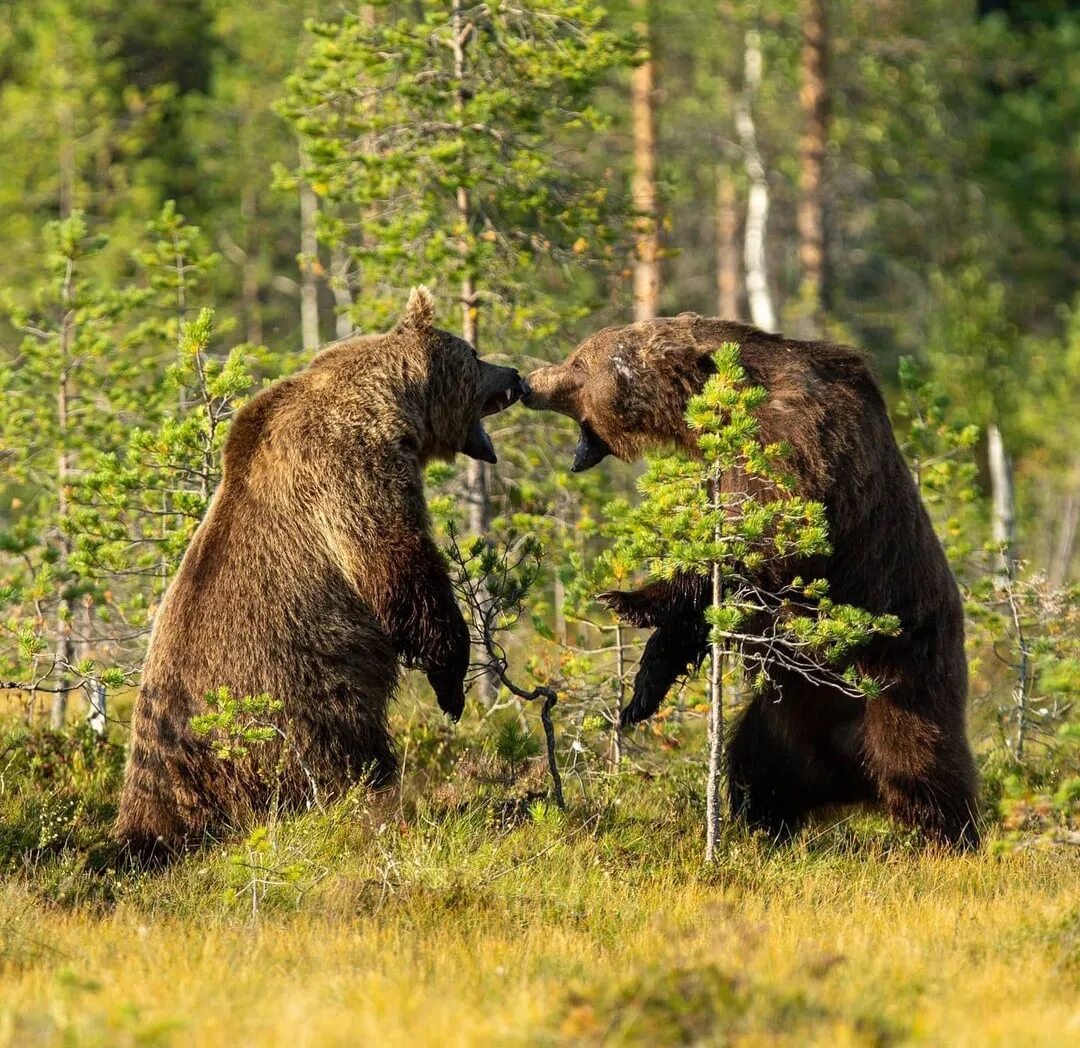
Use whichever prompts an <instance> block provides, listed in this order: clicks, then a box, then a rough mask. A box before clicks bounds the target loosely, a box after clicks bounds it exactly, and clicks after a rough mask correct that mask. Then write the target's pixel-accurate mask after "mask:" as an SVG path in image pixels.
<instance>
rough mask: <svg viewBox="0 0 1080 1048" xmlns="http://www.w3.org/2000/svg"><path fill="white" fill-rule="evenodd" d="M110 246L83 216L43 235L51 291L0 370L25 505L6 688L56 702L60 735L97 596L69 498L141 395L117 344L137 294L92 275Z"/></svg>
mask: <svg viewBox="0 0 1080 1048" xmlns="http://www.w3.org/2000/svg"><path fill="white" fill-rule="evenodd" d="M104 243H105V242H104V240H103V238H100V237H94V236H91V235H90V234H89V231H88V229H87V226H86V222H85V220H84V218H83V216H82V214H81V213H80V212H78V211H76V212H74V213H73V214H72V215H71V216H70V217H69V218H67V219H65V220H63V221H61V222H56V223H52V224H51V225H50V226H49V227H48V228H47V230H46V253H45V259H46V265H47V267H48V277H49V279H48V282H47V283H46V284H45V285H43V286H42V287H41V288H40V289H39V291H38V293H37V294H36V295H35V296H34V299H33V301H32V302H31V303H30V304H29V305H25V306H19V305H17V304H16V305H14V306H13V308H12V314H11V321H12V324H13V325H14V326H15V328H16V329H17V330H19V331H21V332H22V333H23V339H22V342H21V345H20V346H19V349H18V352H17V353H16V355H15V357H14V359H13V360H11V361H10V362H8V363H5V364H4V365H3V366H0V387H2V388H3V390H4V396H3V398H0V455H3V456H4V457H10V458H11V460H12V465H11V466H10V467H9V472H8V478H7V479H8V483H9V484H11V485H13V486H17V490H19V491H20V492H21V493H22V495H21V497H20V498H19V499H18V502H19V508H18V512H16V513H14V514H13V515H12V520H11V522H10V526H9V527H8V528H6V529H5V530H4V531H3V532H0V549H2V550H3V552H5V553H7V554H10V555H12V556H13V558H14V562H13V569H12V574H11V575H10V576H9V577H7V578H6V579H4V580H3V584H2V585H0V604H3V605H6V606H7V607H6V608H5V610H6V611H7V613H8V617H7V619H6V621H5V624H4V629H5V631H6V632H7V633H8V634H9V635H11V636H13V637H14V638H15V639H16V640H17V642H18V643H17V646H16V648H15V652H14V654H13V656H12V658H11V660H10V661H9V662H8V664H7V666H6V667H5V668H6V669H7V671H8V672H7V673H6V674H4V676H5V677H7V678H8V679H9V684H8V686H14V687H17V688H19V689H20V690H22V691H25V692H27V693H28V694H30V695H31V696H32V697H36V695H37V694H39V693H43V694H49V695H51V697H52V702H51V712H50V722H51V724H52V727H54V728H60V727H61V726H62V725H63V723H64V719H65V716H66V713H67V706H68V695H69V694H70V693H71V692H72V691H75V690H77V689H79V688H82V687H84V686H85V685H86V684H87V682H88V680H89V679H90V676H89V675H88V674H87V673H86V672H85V671H84V670H83V668H82V667H81V663H82V661H83V658H84V656H86V654H87V645H88V641H89V640H90V638H89V637H88V636H87V634H86V630H85V618H80V616H79V610H80V608H84V607H87V606H88V605H87V602H91V603H92V601H93V593H92V586H91V585H90V584H89V583H88V581H87V579H86V578H85V577H84V576H83V575H82V573H81V572H80V571H79V570H78V568H77V566H76V564H75V563H74V559H73V554H74V552H75V544H76V529H75V528H74V527H73V525H72V519H71V518H72V514H73V511H74V506H73V503H72V494H73V489H74V488H75V485H76V484H77V482H78V480H79V478H80V476H81V474H82V472H83V471H85V470H86V469H87V468H88V467H89V465H90V463H91V462H92V459H93V456H94V454H95V451H96V450H106V449H109V448H113V447H117V446H118V445H120V444H121V443H122V442H123V441H124V439H125V437H126V435H127V430H126V425H125V423H126V419H125V413H124V411H123V410H122V406H123V405H124V404H125V403H126V402H127V401H128V400H129V399H131V398H134V399H136V400H137V399H138V398H139V392H140V389H141V388H142V387H143V385H144V383H145V379H144V378H143V377H142V376H141V375H140V369H139V365H138V362H137V359H136V357H135V354H133V353H132V352H131V348H132V347H131V344H130V343H127V342H125V341H124V340H123V338H122V336H121V334H120V330H121V329H120V322H121V320H122V319H123V318H125V317H127V316H128V315H129V314H130V312H131V310H132V309H133V307H134V306H135V305H136V304H137V302H138V301H139V300H140V299H141V298H142V293H141V292H140V291H139V290H138V289H135V288H126V289H124V290H122V291H119V292H111V291H108V290H106V289H103V288H102V287H101V286H100V283H99V282H98V281H97V280H95V275H94V274H93V271H92V265H91V264H90V263H91V260H92V259H93V257H94V256H95V255H96V254H97V253H98V252H100V251H101V249H102V248H103V247H104ZM11 677H14V678H15V680H14V681H10V678H11Z"/></svg>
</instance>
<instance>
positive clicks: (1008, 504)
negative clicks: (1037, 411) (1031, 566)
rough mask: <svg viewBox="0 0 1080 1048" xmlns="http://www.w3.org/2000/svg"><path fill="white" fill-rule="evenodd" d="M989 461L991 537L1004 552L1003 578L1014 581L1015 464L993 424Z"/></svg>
mask: <svg viewBox="0 0 1080 1048" xmlns="http://www.w3.org/2000/svg"><path fill="white" fill-rule="evenodd" d="M986 438H987V459H988V464H989V468H990V489H991V494H992V507H993V509H992V512H993V517H992V520H991V532H990V534H991V537H992V538H993V541H994V545H995V546H996V547H997V548H998V549H999V550H1001V561H1000V565H999V571H1000V573H1001V575H1002V577H1003V578H1005V579H1011V578H1012V575H1013V564H1014V561H1015V559H1016V550H1015V546H1016V534H1015V527H1016V525H1015V510H1014V505H1013V483H1012V460H1011V458H1010V457H1009V454H1008V452H1007V451H1006V450H1005V441H1004V440H1003V439H1002V436H1001V430H1000V429H998V427H997V425H996V424H995V423H991V424H990V425H989V426H988V427H987V430H986Z"/></svg>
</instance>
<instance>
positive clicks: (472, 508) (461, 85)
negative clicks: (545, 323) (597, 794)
mask: <svg viewBox="0 0 1080 1048" xmlns="http://www.w3.org/2000/svg"><path fill="white" fill-rule="evenodd" d="M451 10H452V21H451V24H452V29H453V33H454V37H453V53H454V79H455V82H456V84H457V87H456V107H457V113H458V118H459V120H460V119H461V116H462V113H463V112H464V109H465V103H466V87H465V73H466V56H465V44H466V41H467V38H468V34H469V33H470V32H472V29H473V27H472V26H471V25H470V24H467V23H466V22H465V20H464V18H463V12H462V0H453V6H452V9H451ZM457 213H458V218H459V219H460V220H461V223H462V227H463V228H464V229H465V230H466V231H467V230H469V229H471V228H472V223H473V217H474V216H473V210H472V201H471V200H470V198H469V190H468V189H467V188H466V187H465V186H458V188H457ZM465 250H466V245H465V243H464V242H463V244H462V252H463V253H464V252H465ZM460 302H461V337H462V338H464V339H465V341H466V342H468V343H469V344H470V345H471V346H473V347H474V348H475V349H476V350H477V352H479V349H480V325H479V313H478V310H477V302H478V300H477V294H476V283H475V279H474V277H473V274H472V273H471V272H468V271H466V275H465V276H464V277H463V278H462V281H461V293H460ZM465 501H466V504H467V505H468V507H469V530H470V531H471V532H472V533H473V534H474V535H481V536H483V535H486V534H487V532H488V527H489V525H490V523H491V521H490V514H489V507H488V476H487V464H486V463H484V462H480V461H479V460H477V459H470V460H469V468H468V473H467V474H466V476H465ZM476 690H477V697H478V698H479V699H480V701H481V702H482V703H483V704H484V705H485V706H490V705H491V703H492V701H493V700H494V697H495V680H494V678H493V676H492V675H491V674H490V673H483V674H481V675H480V677H479V678H478V679H477V681H476Z"/></svg>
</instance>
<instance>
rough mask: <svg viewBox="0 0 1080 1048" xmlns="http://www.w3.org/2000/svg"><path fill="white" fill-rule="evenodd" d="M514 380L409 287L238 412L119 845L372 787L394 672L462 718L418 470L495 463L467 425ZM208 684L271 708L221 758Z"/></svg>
mask: <svg viewBox="0 0 1080 1048" xmlns="http://www.w3.org/2000/svg"><path fill="white" fill-rule="evenodd" d="M519 388H520V379H519V377H518V374H517V372H516V371H514V370H513V369H512V368H505V367H496V366H494V365H491V364H487V363H484V362H482V361H480V360H479V359H478V358H477V355H476V351H475V350H474V349H473V348H472V347H471V346H470V345H469V344H468V343H466V342H464V341H462V340H461V339H460V338H456V337H455V336H454V335H451V334H448V333H447V332H445V331H440V330H438V329H437V328H436V327H435V326H434V323H433V306H432V300H431V297H430V295H429V294H428V292H427V291H426V290H425V289H418V290H416V291H414V292H413V294H412V296H411V297H410V299H409V304H408V307H407V309H406V311H405V314H404V315H403V317H402V318H401V320H400V321H399V322H398V324H397V326H396V327H394V329H393V330H392V331H390V332H389V333H388V334H385V335H376V336H369V337H357V338H350V339H347V340H345V341H342V342H339V343H337V344H335V345H333V346H331V347H329V348H327V349H326V350H324V351H323V352H322V353H320V354H319V355H318V356H317V357H315V359H314V360H313V361H312V363H311V365H310V366H309V367H307V368H306V369H305V370H303V371H301V372H299V373H298V374H296V375H293V376H291V377H289V378H286V379H283V380H281V381H279V382H276V383H274V384H273V385H271V386H269V387H268V388H267V389H265V390H263V391H262V392H261V393H260V394H259V395H258V396H256V397H255V398H254V399H252V400H251V401H250V402H249V403H248V404H247V405H245V406H244V407H243V409H242V410H241V411H240V412H238V414H237V416H236V419H235V421H234V422H233V425H232V429H231V430H230V432H229V436H228V439H227V441H226V444H225V450H224V469H223V476H222V480H221V484H220V486H219V487H218V490H217V492H216V493H215V495H214V498H213V500H212V502H211V505H210V508H209V510H208V512H207V514H206V517H205V519H204V520H203V521H202V523H201V524H200V525H199V528H198V530H197V531H196V532H195V535H194V537H193V539H192V541H191V545H190V546H189V548H188V550H187V552H186V554H185V555H184V558H183V561H182V563H181V565H180V568H179V571H178V572H177V575H176V577H175V579H174V580H173V582H172V584H171V585H170V587H169V589H168V592H167V593H166V596H165V599H164V601H163V603H162V606H161V608H160V610H159V611H158V613H157V615H156V616H155V621H154V628H153V633H152V636H151V640H150V647H149V651H148V653H147V657H146V663H145V666H144V668H143V676H142V686H141V688H140V691H139V695H138V699H137V701H136V704H135V712H134V717H133V721H132V738H131V756H130V759H129V762H128V767H127V772H126V775H125V779H124V786H123V791H122V795H121V799H120V812H119V817H118V819H117V823H116V834H117V836H118V837H119V839H120V840H121V841H123V842H125V843H126V844H127V845H129V846H130V847H131V848H132V850H134V851H137V852H139V853H141V854H143V855H144V856H145V855H148V854H150V853H153V852H154V851H155V849H156V850H158V851H159V853H164V854H169V853H171V852H173V851H174V850H175V849H177V848H179V847H181V846H183V845H184V844H185V843H187V842H194V841H197V840H198V839H199V838H200V837H201V836H202V835H203V834H205V833H207V832H208V831H212V830H214V829H216V828H219V827H228V826H234V825H237V824H240V823H242V822H243V821H245V820H246V819H248V818H249V817H250V816H251V815H252V814H253V813H256V812H257V811H258V810H259V809H260V808H263V807H265V805H266V804H268V803H269V801H270V799H271V797H272V796H273V797H275V798H277V799H278V800H280V801H281V802H282V803H284V804H286V805H297V804H303V803H305V802H310V801H311V800H313V799H315V798H316V797H317V798H319V799H324V798H325V797H326V796H328V795H331V794H333V793H334V792H335V791H339V790H340V789H341V788H343V787H345V786H347V785H348V784H350V783H353V782H355V781H357V780H358V779H361V778H363V777H364V776H368V777H370V779H371V781H372V782H374V783H376V784H382V783H386V782H387V781H388V780H390V778H391V776H392V775H393V773H394V768H395V756H394V747H393V743H392V741H391V738H390V736H389V734H388V730H387V704H388V702H389V700H390V698H391V697H392V695H393V694H394V689H395V686H396V684H397V681H398V675H399V664H400V663H404V664H405V665H407V666H415V667H419V668H421V669H423V670H424V671H425V672H426V674H427V678H428V680H429V682H430V683H431V686H432V688H433V690H434V692H435V695H436V698H437V699H438V702H439V705H440V706H441V707H442V709H443V710H445V711H446V712H447V713H448V714H449V715H450V716H451V717H453V718H454V719H455V720H456V719H457V718H458V717H459V716H460V715H461V712H462V709H463V707H464V701H465V691H464V680H465V675H466V671H467V668H468V663H469V630H468V627H467V626H466V623H465V620H464V618H463V616H462V613H461V611H460V609H459V607H458V604H457V601H456V600H455V598H454V592H453V589H452V587H451V582H450V577H449V573H448V569H447V565H446V563H445V561H444V559H443V557H442V555H441V553H440V552H439V550H438V548H437V546H436V545H435V543H434V542H433V540H432V538H431V535H430V528H429V521H428V513H427V506H426V504H425V500H424V492H423V480H422V474H421V471H422V469H423V467H424V464H425V463H427V462H428V461H429V460H432V459H450V458H452V457H453V456H454V455H455V454H456V453H457V452H459V451H463V452H465V453H466V454H468V455H470V456H472V457H473V458H480V459H484V460H487V461H490V462H494V461H495V454H494V450H493V448H492V444H491V441H490V439H489V438H488V435H487V434H486V433H485V431H484V428H483V425H482V423H481V417H482V416H483V415H486V414H490V413H492V412H494V411H498V410H500V409H502V408H504V407H506V406H507V405H508V404H510V403H512V402H513V401H514V400H515V399H516V398H517V395H518V391H519ZM222 687H227V688H228V689H229V692H230V693H231V695H232V696H233V697H234V698H237V699H239V698H243V697H249V696H262V695H269V696H270V697H271V698H272V699H274V700H276V701H277V702H280V703H281V704H282V709H281V710H280V713H279V714H273V716H274V717H276V718H277V719H276V720H275V727H274V731H273V735H274V738H273V739H272V740H271V741H270V742H262V743H258V744H256V745H251V746H249V747H247V749H248V753H247V754H246V756H243V757H242V758H241V759H236V760H231V761H229V762H222V761H221V760H219V759H218V758H217V757H216V756H215V754H214V752H213V749H212V746H211V744H210V741H209V740H208V739H207V738H206V737H202V736H200V735H199V734H197V733H195V732H194V731H193V730H192V725H191V720H192V717H193V716H194V715H197V714H200V713H205V712H206V710H207V703H206V696H207V694H208V693H210V692H212V691H214V690H216V689H219V688H222ZM264 712H265V711H264ZM260 716H262V715H260Z"/></svg>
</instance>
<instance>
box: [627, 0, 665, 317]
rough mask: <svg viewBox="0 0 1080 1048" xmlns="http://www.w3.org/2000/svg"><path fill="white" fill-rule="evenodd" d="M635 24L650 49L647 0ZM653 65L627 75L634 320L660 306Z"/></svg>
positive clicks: (637, 2)
mask: <svg viewBox="0 0 1080 1048" xmlns="http://www.w3.org/2000/svg"><path fill="white" fill-rule="evenodd" d="M633 3H634V8H635V10H636V12H637V13H638V15H639V17H640V21H639V22H638V24H637V26H636V28H637V30H638V32H639V33H641V35H642V36H643V37H644V39H645V42H646V46H647V47H649V48H650V49H651V37H650V17H649V16H650V12H649V0H633ZM655 77H656V67H655V64H654V62H653V58H652V54H651V50H650V54H649V57H648V58H647V59H646V60H645V61H644V62H642V63H641V64H640V65H638V66H635V67H634V69H633V72H632V73H631V75H630V115H631V123H632V125H633V132H634V173H633V180H632V185H631V192H632V196H633V201H634V212H635V218H634V229H635V238H634V246H635V254H634V320H635V321H637V320H651V319H652V318H653V317H655V316H656V315H657V313H658V312H659V308H660V245H659V237H658V226H657V215H656V127H655V114H654V112H653V104H654V93H655V89H656V83H655Z"/></svg>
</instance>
